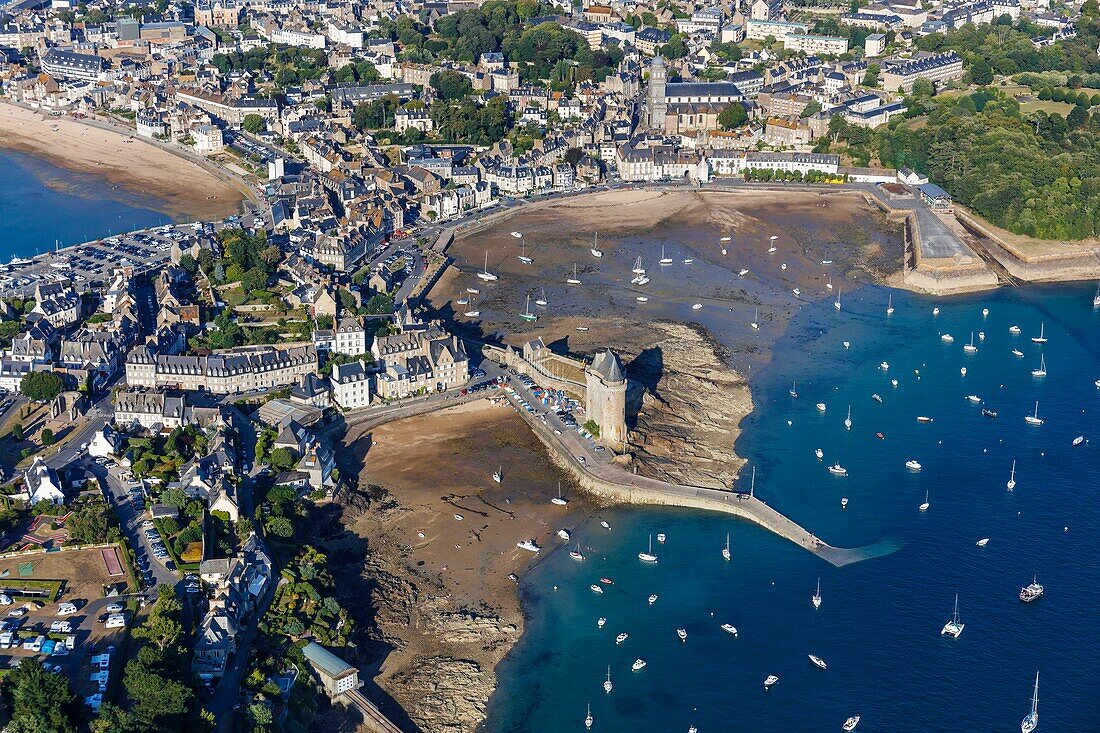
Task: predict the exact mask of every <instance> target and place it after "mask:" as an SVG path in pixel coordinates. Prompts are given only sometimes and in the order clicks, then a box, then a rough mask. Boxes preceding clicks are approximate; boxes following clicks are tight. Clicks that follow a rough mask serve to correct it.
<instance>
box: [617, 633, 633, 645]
mask: <svg viewBox="0 0 1100 733" xmlns="http://www.w3.org/2000/svg"><path fill="white" fill-rule="evenodd" d="M629 636H630V634H627V633H622V634H619V635H618V636H616V637H615V643H616V644H622V643H623V642H624V641H626V640H627V637H629Z"/></svg>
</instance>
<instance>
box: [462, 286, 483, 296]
mask: <svg viewBox="0 0 1100 733" xmlns="http://www.w3.org/2000/svg"><path fill="white" fill-rule="evenodd" d="M466 292H467V293H473V294H474V295H477V294H478V293H480V292H481V291H480V290H478V289H477V288H466Z"/></svg>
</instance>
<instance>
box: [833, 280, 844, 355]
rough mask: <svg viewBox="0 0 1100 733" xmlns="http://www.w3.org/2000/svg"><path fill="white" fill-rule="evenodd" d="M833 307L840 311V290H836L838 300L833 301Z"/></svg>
mask: <svg viewBox="0 0 1100 733" xmlns="http://www.w3.org/2000/svg"><path fill="white" fill-rule="evenodd" d="M833 307H834V308H836V309H837V310H840V288H837V289H836V300H834V301H833ZM845 348H847V347H845Z"/></svg>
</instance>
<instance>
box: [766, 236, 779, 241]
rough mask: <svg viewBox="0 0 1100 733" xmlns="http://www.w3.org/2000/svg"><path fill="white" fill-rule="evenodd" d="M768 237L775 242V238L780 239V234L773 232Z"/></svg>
mask: <svg viewBox="0 0 1100 733" xmlns="http://www.w3.org/2000/svg"><path fill="white" fill-rule="evenodd" d="M768 239H770V240H771V241H773V242H774V241H775V240H777V239H779V235H778V234H773V235H771V236H770V237H768Z"/></svg>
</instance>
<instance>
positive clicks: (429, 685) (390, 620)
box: [343, 400, 590, 733]
mask: <svg viewBox="0 0 1100 733" xmlns="http://www.w3.org/2000/svg"><path fill="white" fill-rule="evenodd" d="M348 440H349V451H348V453H347V454H346V457H347V458H349V459H350V458H351V457H352V456H351V454H352V453H354V461H355V462H356V463H360V462H361V463H360V465H362V472H361V473H360V476H359V490H360V491H361V492H365V493H366V494H368V495H369V496H370V497H371V500H370V508H369V511H367V510H363V511H359V512H357V511H349V509H348V508H346V507H347V503H346V502H344V503H345V510H344V518H343V524H344V527H345V529H346V530H347V531H348V532H350V533H351V534H353V535H354V536H356V537H358V538H360V539H361V540H365V542H366V545H367V548H368V551H367V553H366V558H365V560H364V561H363V563H362V564H361V565H360V566H359V567H360V570H361V572H362V578H363V581H364V582H366V583H368V584H369V586H370V592H369V596H370V598H369V604H367V603H365V601H366V600H367V599H366V598H363V599H361V600H360V605H361V606H362V605H369V606H370V607H372V608H373V609H374V616H373V618H372V619H369V621H368V623H367V624H363V626H367V627H370V629H371V630H370V631H369V632H368V633H369V635H370V636H371V638H370V640H369V641H367V642H365V643H363V644H362V645H361V647H362V648H363V653H364V655H366V656H368V658H365V659H361V660H360V663H361V664H362V665H363V668H364V671H365V675H364V676H365V677H367V678H370V677H372V676H373V677H374V684H376V685H378V687H379V688H381V690H382V691H383V693H384V694H385V695H388V696H390V697H392V699H393V700H394V701H395V702H396V704H397V705H398V706H400V708H402V709H403V711H404V712H405V713H406V714H407V715H408V716H409V718H411V720H412V721H413V722H415V723H416V725H417V726H418V727H419V728H420V729H421V730H423V731H425V733H434V732H437V731H448V732H452V731H473V730H474V729H475V728H476V727H477V725H478V724H479V723H480V722H481V721H482V719H483V718H484V715H485V706H486V703H487V702H488V699H489V696H490V694H491V693H492V691H493V689H494V688H495V686H496V677H495V674H494V668H495V667H496V665H497V663H498V662H499V661H500V660H501V659H503V658H504V656H505V655H506V654H507V652H508V650H510V649H511V648H512V646H513V645H514V644H515V642H516V641H518V640H519V637H520V635H521V633H522V628H523V614H522V611H521V609H520V603H519V597H518V594H517V591H516V583H515V581H513V580H510V579H509V577H508V575H509V574H510V573H515V574H517V575H518V574H520V573H523V572H524V570H525V569H527V568H529V567H530V566H531V565H532V563H535V562H538V560H539V558H540V557H543V556H545V554H546V553H549V552H551V551H553V550H555V549H556V548H559V547H561V546H562V545H563V544H565V543H564V542H563V541H562V540H561V539H560V538H558V537H557V535H556V532H557V530H559V529H561V528H567V527H570V526H572V524H573V520H575V519H576V518H577V517H578V516H579V515H580V513H582V512H584V511H586V509H588V508H590V507H589V505H588V504H587V503H586V501H585V497H583V496H581V495H579V494H575V492H573V490H572V488H571V487H570V486H569V485H568V484H566V482H565V481H564V480H563V481H562V487H563V489H562V490H563V493H565V494H567V495H568V496H569V498H570V502H569V505H568V506H567V507H560V506H555V505H553V504H551V503H550V499H551V498H552V497H554V496H556V493H557V486H558V480H559V478H563V477H562V476H561V475H560V474H559V472H558V471H556V470H555V468H554V467H553V465H552V464H551V463H550V461H549V459H548V458H547V456H546V453H545V449H544V448H543V446H542V445H541V444H540V443H539V442H538V440H537V438H535V437H534V436H533V435H532V434H531V433H530V431H529V430H528V429H527V427H526V425H525V424H524V423H523V421H522V419H521V418H520V417H519V416H518V415H516V414H515V412H514V411H513V410H512V408H511V407H507V406H497V405H494V404H492V403H490V402H489V401H488V400H481V401H478V402H473V403H469V404H466V405H462V406H459V407H454V408H450V409H448V410H444V411H442V412H438V413H434V414H431V415H425V416H422V417H416V418H410V419H407V420H401V421H398V422H394V423H389V424H387V425H384V426H382V427H379V428H375V429H374V430H372V431H371V432H370V433H369V434H368V435H367V436H363V437H360V436H359V435H357V434H356V433H354V432H353V433H352V434H351V435H349V436H348ZM501 465H503V470H504V478H503V481H502V482H501V483H499V484H498V483H496V482H494V481H493V479H492V473H493V472H494V471H496V470H497V468H498V466H501ZM456 515H457V516H459V517H461V519H457V518H456ZM524 539H534V540H535V541H536V542H537V543H538V544H539V545H540V546H541V547H542V548H543V550H542V552H541V553H540V554H539V555H535V554H533V553H531V552H529V551H527V550H521V549H519V548H518V547H517V546H516V543H517V542H518V541H520V540H524ZM387 712H388V711H387Z"/></svg>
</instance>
